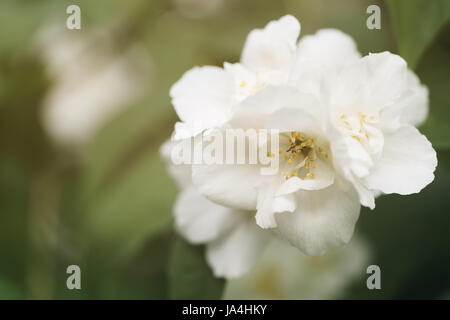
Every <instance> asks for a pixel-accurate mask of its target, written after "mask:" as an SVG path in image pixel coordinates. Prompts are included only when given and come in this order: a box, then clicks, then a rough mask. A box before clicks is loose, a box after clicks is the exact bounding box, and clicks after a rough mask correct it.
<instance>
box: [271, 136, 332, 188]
mask: <svg viewBox="0 0 450 320" xmlns="http://www.w3.org/2000/svg"><path fill="white" fill-rule="evenodd" d="M283 135H284V136H285V137H286V138H287V139H288V140H287V142H288V143H287V146H286V149H285V151H283V150H282V149H280V150H279V153H280V155H281V156H282V159H284V160H285V162H284V165H283V169H284V171H282V172H281V175H282V176H283V177H284V178H285V179H286V180H288V179H289V178H291V177H299V178H300V179H302V180H303V179H314V178H315V174H314V171H315V170H314V169H316V168H317V166H316V163H315V161H316V159H317V155H318V154H321V155H323V157H325V158H328V153H325V152H324V150H323V148H322V147H320V146H316V139H314V138H311V137H308V136H306V135H305V134H304V133H302V132H299V131H292V132H291V133H290V135H289V134H282V136H283Z"/></svg>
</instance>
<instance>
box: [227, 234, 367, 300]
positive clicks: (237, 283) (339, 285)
mask: <svg viewBox="0 0 450 320" xmlns="http://www.w3.org/2000/svg"><path fill="white" fill-rule="evenodd" d="M370 253H371V250H370V247H369V246H368V244H367V243H366V242H365V241H364V240H363V239H362V238H361V237H359V236H357V235H355V237H353V239H352V241H351V242H350V243H349V244H348V245H347V246H345V247H343V248H339V249H336V250H334V251H329V252H327V254H326V255H324V256H321V257H312V256H307V255H304V254H302V253H301V252H299V251H298V250H297V249H296V248H295V247H292V246H289V245H287V244H286V243H285V242H284V241H283V240H281V239H275V240H274V241H272V242H271V243H270V245H269V246H268V247H267V249H266V250H265V251H264V253H263V255H262V257H261V258H260V259H259V260H258V261H257V263H256V265H255V267H254V268H253V269H252V270H250V272H249V273H248V274H246V275H244V276H243V277H240V278H237V279H233V280H230V281H228V282H227V285H226V288H225V293H224V299H236V300H240V299H244V300H246V299H255V300H260V299H285V300H286V299H336V298H339V297H341V296H342V295H343V294H344V293H345V289H346V288H347V287H348V286H349V285H350V284H351V283H352V281H354V280H359V279H360V278H363V277H364V276H366V273H365V269H366V267H367V265H368V262H369V259H370V255H371V254H370Z"/></svg>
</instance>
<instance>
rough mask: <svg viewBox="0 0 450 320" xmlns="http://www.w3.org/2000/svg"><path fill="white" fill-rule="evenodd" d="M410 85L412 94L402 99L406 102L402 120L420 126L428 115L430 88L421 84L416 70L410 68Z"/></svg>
mask: <svg viewBox="0 0 450 320" xmlns="http://www.w3.org/2000/svg"><path fill="white" fill-rule="evenodd" d="M408 86H409V89H410V91H411V94H410V95H408V97H407V98H406V99H405V100H404V101H402V103H403V104H404V108H403V113H402V118H401V120H402V122H403V123H409V124H411V125H413V126H415V127H418V126H420V125H421V124H422V123H423V122H424V121H425V119H426V118H427V116H428V88H427V87H426V86H424V85H421V84H420V81H419V78H418V77H417V76H416V75H415V74H414V72H412V71H410V70H408Z"/></svg>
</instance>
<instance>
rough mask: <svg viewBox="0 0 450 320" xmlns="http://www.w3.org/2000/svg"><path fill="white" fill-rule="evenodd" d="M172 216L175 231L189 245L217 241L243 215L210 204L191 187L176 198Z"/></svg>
mask: <svg viewBox="0 0 450 320" xmlns="http://www.w3.org/2000/svg"><path fill="white" fill-rule="evenodd" d="M174 214H175V227H176V229H177V231H178V232H179V233H180V234H181V235H183V237H185V238H186V239H187V240H188V241H189V242H191V243H206V242H210V241H212V240H215V239H217V238H218V237H219V236H221V235H223V234H224V233H225V232H226V231H228V230H230V228H231V227H232V226H233V225H234V224H235V223H237V222H238V221H240V220H241V219H242V217H243V216H244V215H245V213H243V212H237V211H235V210H233V209H230V208H226V207H223V206H220V205H218V204H215V203H214V202H211V201H210V200H208V199H206V198H205V197H203V196H202V195H200V193H199V192H198V191H197V190H196V189H195V187H193V186H191V187H188V188H187V189H185V190H183V191H182V192H181V194H180V195H179V196H178V198H177V201H176V202H175V206H174Z"/></svg>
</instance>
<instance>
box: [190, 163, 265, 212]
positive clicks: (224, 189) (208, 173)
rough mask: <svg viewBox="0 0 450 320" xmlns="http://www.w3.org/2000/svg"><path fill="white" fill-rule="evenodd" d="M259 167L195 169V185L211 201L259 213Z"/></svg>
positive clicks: (217, 166)
mask: <svg viewBox="0 0 450 320" xmlns="http://www.w3.org/2000/svg"><path fill="white" fill-rule="evenodd" d="M260 178H261V175H260V170H259V166H257V165H231V164H230V165H227V164H223V165H220V164H211V165H193V166H192V181H193V183H194V184H195V185H196V186H197V188H198V190H199V192H200V193H201V194H202V195H204V196H206V197H207V198H208V199H210V200H212V201H214V202H216V203H218V204H221V205H224V206H227V207H232V208H235V209H239V210H256V195H257V194H256V188H257V187H258V185H259V182H260Z"/></svg>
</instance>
